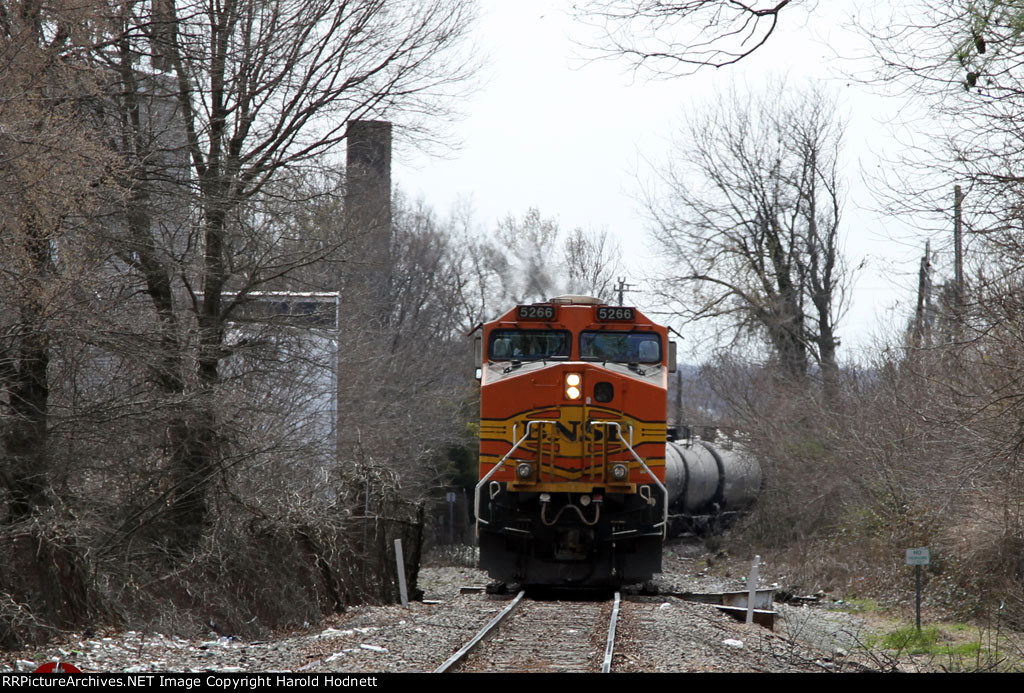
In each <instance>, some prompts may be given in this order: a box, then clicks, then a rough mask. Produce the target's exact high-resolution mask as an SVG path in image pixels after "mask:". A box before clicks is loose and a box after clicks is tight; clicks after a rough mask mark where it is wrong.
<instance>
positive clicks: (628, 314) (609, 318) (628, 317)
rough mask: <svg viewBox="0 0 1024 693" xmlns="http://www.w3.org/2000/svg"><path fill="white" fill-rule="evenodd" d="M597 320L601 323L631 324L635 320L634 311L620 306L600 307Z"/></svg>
mask: <svg viewBox="0 0 1024 693" xmlns="http://www.w3.org/2000/svg"><path fill="white" fill-rule="evenodd" d="M597 319H598V320H600V321H601V322H633V321H634V320H636V311H635V310H634V309H632V308H623V307H622V306H600V307H599V308H598V309H597Z"/></svg>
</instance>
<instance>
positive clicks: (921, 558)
mask: <svg viewBox="0 0 1024 693" xmlns="http://www.w3.org/2000/svg"><path fill="white" fill-rule="evenodd" d="M929 563H931V555H930V554H929V552H928V547H927V546H926V547H924V548H920V549H907V565H928V564H929Z"/></svg>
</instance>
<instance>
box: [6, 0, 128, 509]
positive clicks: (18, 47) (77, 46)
mask: <svg viewBox="0 0 1024 693" xmlns="http://www.w3.org/2000/svg"><path fill="white" fill-rule="evenodd" d="M62 9H65V8H62V7H58V8H51V7H49V6H44V5H43V4H42V3H37V2H31V1H28V2H14V3H5V4H4V6H3V7H2V8H0V10H2V11H0V91H2V94H3V98H2V99H0V187H2V189H3V193H2V194H0V209H2V213H0V247H2V248H3V251H2V253H0V441H2V445H3V448H2V449H3V451H4V454H5V458H6V459H5V463H4V465H2V469H0V479H2V480H3V489H4V491H5V492H6V495H7V504H8V508H9V511H8V517H7V520H8V521H9V522H17V521H20V520H23V519H26V518H27V517H29V516H30V515H32V514H33V513H34V512H36V511H39V510H41V509H45V508H46V507H48V506H49V505H50V504H51V503H53V501H54V498H53V495H52V490H53V488H54V486H55V485H56V483H55V482H56V477H58V476H62V475H63V474H65V473H66V470H64V469H62V467H61V465H59V464H56V463H55V462H54V460H53V455H52V449H51V447H52V446H51V436H50V434H51V426H52V418H53V408H52V398H51V394H52V386H53V383H52V381H51V374H50V373H51V372H52V371H54V370H56V368H57V362H58V361H59V360H60V357H59V356H58V354H59V353H60V352H61V351H62V350H63V349H64V348H65V347H67V345H68V343H69V342H72V341H74V338H73V335H74V336H78V337H82V335H83V333H84V332H85V329H84V328H85V327H86V326H87V325H88V324H89V321H88V320H85V319H83V315H84V314H87V313H88V310H89V309H90V308H94V307H95V300H94V296H91V295H90V291H91V290H94V289H95V288H96V286H97V279H98V277H99V274H98V266H99V264H100V263H101V262H102V260H101V259H99V258H100V257H101V253H102V251H101V250H99V248H98V247H97V246H96V244H95V243H94V242H93V241H92V234H93V233H95V231H96V229H97V228H99V227H100V224H101V221H100V213H101V208H100V205H101V202H102V196H103V194H104V192H105V191H106V186H108V185H109V184H110V181H109V177H108V176H107V172H108V170H109V167H110V166H111V165H112V164H113V158H112V157H111V156H110V155H109V152H107V151H105V150H104V148H103V147H102V145H101V144H100V143H99V142H98V137H97V132H96V130H95V125H96V123H95V122H93V121H91V120H90V119H89V118H88V114H87V113H83V112H82V110H81V108H80V106H79V103H80V101H79V100H80V97H81V95H82V94H83V92H86V93H87V92H88V91H89V90H91V89H95V85H96V82H95V80H96V75H95V74H94V73H92V72H91V71H89V70H88V69H82V66H79V65H74V64H73V63H72V62H71V60H70V57H71V56H73V55H74V54H76V53H77V52H80V51H82V50H88V49H89V48H91V47H92V43H91V39H92V37H91V36H90V35H89V33H88V32H87V31H84V30H83V28H82V24H81V23H78V24H69V25H67V26H64V27H63V28H61V27H60V25H59V24H58V23H57V22H56V19H55V17H56V15H57V14H58V13H59V12H60V11H61V10H62ZM96 9H97V8H96V5H95V4H89V3H85V4H83V5H82V6H80V7H77V8H76V11H77V12H78V17H79V19H81V20H86V19H88V18H91V17H94V16H95V15H94V14H93V13H94V12H95V11H96Z"/></svg>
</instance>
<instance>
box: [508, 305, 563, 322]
mask: <svg viewBox="0 0 1024 693" xmlns="http://www.w3.org/2000/svg"><path fill="white" fill-rule="evenodd" d="M516 315H517V316H518V317H519V319H520V320H554V319H555V307H554V306H519V307H518V309H517V311H516Z"/></svg>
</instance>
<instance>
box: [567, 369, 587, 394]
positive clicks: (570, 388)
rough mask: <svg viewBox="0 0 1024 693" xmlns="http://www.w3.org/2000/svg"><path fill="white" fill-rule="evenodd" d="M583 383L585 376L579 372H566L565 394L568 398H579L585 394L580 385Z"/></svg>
mask: <svg viewBox="0 0 1024 693" xmlns="http://www.w3.org/2000/svg"><path fill="white" fill-rule="evenodd" d="M582 383H583V376H581V375H580V374H579V373H566V374H565V396H566V397H567V398H568V399H579V398H580V397H582V396H583V390H582V389H581V388H580V386H581V385H582Z"/></svg>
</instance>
